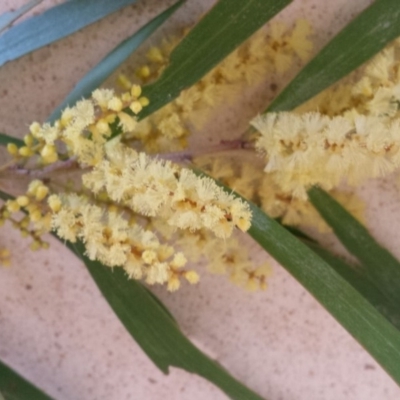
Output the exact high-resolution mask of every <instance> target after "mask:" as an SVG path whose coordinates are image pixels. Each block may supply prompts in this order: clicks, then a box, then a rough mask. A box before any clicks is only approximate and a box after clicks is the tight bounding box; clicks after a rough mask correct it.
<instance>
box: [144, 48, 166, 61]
mask: <svg viewBox="0 0 400 400" xmlns="http://www.w3.org/2000/svg"><path fill="white" fill-rule="evenodd" d="M146 57H147V58H148V59H149V60H150V61H153V62H156V63H160V64H161V63H163V62H164V56H163V55H162V53H161V50H160V49H159V48H158V47H151V48H150V50H149V51H148V52H147V54H146Z"/></svg>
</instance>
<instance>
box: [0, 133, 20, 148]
mask: <svg viewBox="0 0 400 400" xmlns="http://www.w3.org/2000/svg"><path fill="white" fill-rule="evenodd" d="M8 143H14V144H15V145H17V146H18V147H21V146H24V145H25V143H24V141H23V140H21V139H19V138H16V137H14V136H9V135H7V134H5V133H0V146H7V145H8Z"/></svg>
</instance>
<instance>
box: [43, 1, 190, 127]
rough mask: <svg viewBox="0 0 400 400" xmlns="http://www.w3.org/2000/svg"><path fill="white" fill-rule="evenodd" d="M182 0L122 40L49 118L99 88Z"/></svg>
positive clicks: (50, 120) (59, 113) (50, 119)
mask: <svg viewBox="0 0 400 400" xmlns="http://www.w3.org/2000/svg"><path fill="white" fill-rule="evenodd" d="M184 2H185V0H180V1H178V2H177V3H175V4H174V5H172V6H171V7H169V8H168V9H166V10H165V11H163V12H162V13H160V14H159V15H157V16H156V17H155V18H153V19H152V20H151V21H150V22H148V23H147V24H146V25H144V26H143V27H142V28H141V29H139V30H138V31H137V32H135V33H134V34H133V35H132V36H130V37H129V38H127V39H125V40H124V41H123V42H121V43H120V44H119V45H118V46H117V47H116V48H115V49H114V50H112V51H111V52H110V53H108V54H107V55H106V56H105V57H104V58H103V59H102V60H101V61H100V62H99V63H98V64H97V65H96V66H95V67H94V68H93V69H92V70H91V71H89V72H88V73H87V74H86V75H85V76H84V77H83V78H82V79H81V80H80V81H79V82H78V84H77V85H76V86H75V87H74V89H73V90H72V92H71V93H70V94H69V95H68V96H67V97H66V99H65V100H64V101H63V102H62V104H60V105H59V106H58V107H57V108H56V109H55V110H54V111H53V113H52V114H51V115H50V117H49V118H48V121H49V122H54V121H55V120H56V119H58V118H59V117H60V115H61V111H62V110H63V109H64V108H66V107H67V106H68V105H72V104H74V103H76V102H77V101H78V100H79V99H81V98H82V97H88V96H89V95H90V94H91V93H92V92H93V90H95V89H97V88H98V87H99V86H100V85H101V84H102V83H103V82H104V81H105V80H106V79H107V78H108V77H109V76H110V75H111V74H112V73H113V72H114V71H115V70H116V69H117V68H118V67H119V66H120V65H121V64H122V63H123V62H124V61H125V60H126V59H127V58H128V57H129V56H130V55H131V54H132V53H133V52H134V51H135V50H136V49H137V48H138V47H139V46H140V45H141V44H142V43H143V42H144V41H145V40H146V39H147V38H148V37H149V36H150V35H151V34H152V33H153V32H154V31H155V30H156V29H157V28H158V27H159V26H160V25H162V24H163V23H164V22H165V21H166V20H167V19H168V18H169V17H170V16H171V15H172V14H173V13H174V12H175V11H176V10H177V9H178V8H179V7H180V6H181V5H182V4H183V3H184Z"/></svg>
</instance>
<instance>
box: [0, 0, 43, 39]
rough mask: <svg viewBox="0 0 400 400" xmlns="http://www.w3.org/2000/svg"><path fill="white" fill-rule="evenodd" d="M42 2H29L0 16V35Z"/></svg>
mask: <svg viewBox="0 0 400 400" xmlns="http://www.w3.org/2000/svg"><path fill="white" fill-rule="evenodd" d="M42 1H43V0H31V1H28V3H26V4H24V5H23V6H21V7H19V8H17V9H16V10H15V11H8V12H5V13H4V14H1V15H0V33H1V32H3V31H4V30H6V29H7V28H9V27H10V26H11V25H12V24H13V23H14V22H15V21H16V20H17V19H18V18H21V17H22V16H23V15H24V14H26V13H27V12H28V11H29V10H31V9H32V8H34V7H36V6H37V5H38V4H39V3H41V2H42Z"/></svg>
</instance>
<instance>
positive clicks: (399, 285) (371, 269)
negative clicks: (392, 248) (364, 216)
mask: <svg viewBox="0 0 400 400" xmlns="http://www.w3.org/2000/svg"><path fill="white" fill-rule="evenodd" d="M308 196H309V199H310V201H311V203H312V205H313V206H314V207H315V208H316V209H317V210H318V212H319V213H320V214H321V216H322V217H323V218H324V220H325V221H326V223H327V224H328V225H329V226H330V227H331V228H332V229H333V231H334V232H335V235H336V236H337V237H338V238H339V240H340V241H341V242H342V244H343V245H344V246H345V247H346V249H347V250H348V251H349V252H350V253H351V254H353V255H354V256H355V257H357V258H358V260H359V261H360V262H361V264H362V265H363V272H364V273H365V274H366V275H367V276H368V277H369V279H370V280H371V281H372V282H374V284H375V285H376V286H377V287H378V288H379V289H380V291H381V292H382V293H383V294H384V295H385V297H386V298H387V299H388V300H389V301H390V302H391V303H392V304H393V305H398V304H399V303H400V263H399V261H398V260H396V258H395V257H393V255H392V254H391V253H389V251H387V250H386V249H385V248H384V247H382V246H381V245H380V244H379V243H377V242H376V241H375V239H374V238H373V237H372V236H371V234H370V233H369V232H368V231H367V229H366V228H365V227H364V226H363V225H361V224H360V222H358V221H357V220H356V219H355V218H354V217H353V216H352V215H351V214H350V213H349V212H348V211H346V209H345V208H343V207H342V206H341V205H340V204H339V203H338V202H337V201H336V200H335V199H333V198H332V197H331V196H329V195H328V193H326V192H325V191H324V190H322V189H321V188H317V187H314V188H312V189H310V190H309V191H308Z"/></svg>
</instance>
